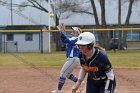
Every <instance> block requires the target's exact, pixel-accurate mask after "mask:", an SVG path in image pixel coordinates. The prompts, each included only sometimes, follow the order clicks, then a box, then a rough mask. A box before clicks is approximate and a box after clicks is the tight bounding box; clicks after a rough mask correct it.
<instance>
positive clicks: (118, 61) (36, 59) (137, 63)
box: [0, 50, 140, 68]
mask: <svg viewBox="0 0 140 93" xmlns="http://www.w3.org/2000/svg"><path fill="white" fill-rule="evenodd" d="M107 55H108V57H109V59H110V61H111V62H112V64H113V67H120V68H123V67H128V68H140V50H125V51H117V52H116V53H114V52H113V51H107ZM65 59H66V57H65V51H63V52H53V53H44V54H40V53H5V54H4V53H0V67H1V68H12V67H31V66H36V67H50V66H62V65H63V64H64V62H65Z"/></svg>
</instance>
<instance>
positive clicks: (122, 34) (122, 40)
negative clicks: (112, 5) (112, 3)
mask: <svg viewBox="0 0 140 93" xmlns="http://www.w3.org/2000/svg"><path fill="white" fill-rule="evenodd" d="M134 1H135V2H136V1H138V0H129V1H128V0H125V1H124V2H123V4H124V3H126V2H129V5H128V13H127V17H126V20H125V23H124V27H128V25H129V24H130V22H129V21H130V17H131V14H132V6H133V4H134ZM118 5H119V6H118V7H119V15H118V22H119V23H118V24H119V27H122V24H121V6H122V2H121V0H119V3H118ZM126 38H127V32H126V31H125V32H123V31H120V33H119V49H121V50H122V49H124V47H127V44H126Z"/></svg>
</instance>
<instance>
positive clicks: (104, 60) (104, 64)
mask: <svg viewBox="0 0 140 93" xmlns="http://www.w3.org/2000/svg"><path fill="white" fill-rule="evenodd" d="M99 62H100V63H99V65H100V66H101V68H102V70H103V71H105V73H107V72H109V71H110V70H111V69H112V65H111V63H110V61H109V59H108V57H107V56H106V55H104V54H102V55H100V57H99Z"/></svg>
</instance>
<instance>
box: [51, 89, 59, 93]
mask: <svg viewBox="0 0 140 93" xmlns="http://www.w3.org/2000/svg"><path fill="white" fill-rule="evenodd" d="M51 93H61V91H59V90H54V91H51Z"/></svg>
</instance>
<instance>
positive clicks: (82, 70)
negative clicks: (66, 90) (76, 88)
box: [78, 67, 86, 81]
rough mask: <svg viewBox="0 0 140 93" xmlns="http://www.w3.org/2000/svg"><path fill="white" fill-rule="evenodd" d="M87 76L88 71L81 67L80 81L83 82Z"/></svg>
mask: <svg viewBox="0 0 140 93" xmlns="http://www.w3.org/2000/svg"><path fill="white" fill-rule="evenodd" d="M85 76H86V71H85V70H84V69H83V68H82V67H81V69H80V71H79V76H78V80H81V81H83V80H84V78H85Z"/></svg>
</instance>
